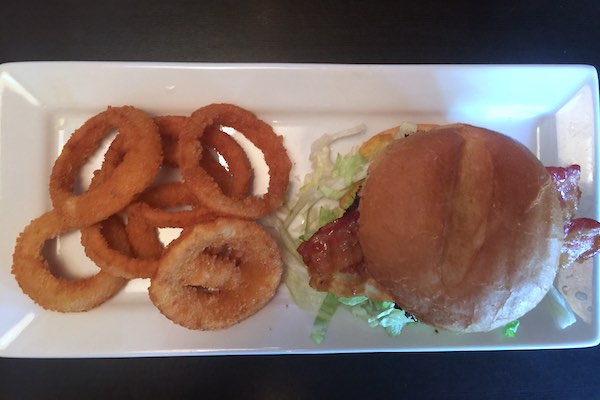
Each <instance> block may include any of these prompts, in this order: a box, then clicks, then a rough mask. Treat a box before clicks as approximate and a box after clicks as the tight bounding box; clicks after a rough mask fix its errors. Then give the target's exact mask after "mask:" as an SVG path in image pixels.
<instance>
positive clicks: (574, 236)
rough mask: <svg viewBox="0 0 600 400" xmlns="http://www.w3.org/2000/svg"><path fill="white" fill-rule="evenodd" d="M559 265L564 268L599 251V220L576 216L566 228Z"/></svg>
mask: <svg viewBox="0 0 600 400" xmlns="http://www.w3.org/2000/svg"><path fill="white" fill-rule="evenodd" d="M566 233H567V236H566V237H565V242H564V244H563V247H562V254H561V256H560V265H561V266H562V267H564V268H567V267H569V266H571V264H573V263H574V262H579V263H581V262H583V261H585V260H587V259H588V258H591V257H594V256H595V255H596V254H598V253H600V222H598V221H596V220H593V219H590V218H576V219H574V220H572V221H570V222H569V224H568V225H567V228H566Z"/></svg>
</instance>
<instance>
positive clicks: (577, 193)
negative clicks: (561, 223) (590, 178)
mask: <svg viewBox="0 0 600 400" xmlns="http://www.w3.org/2000/svg"><path fill="white" fill-rule="evenodd" d="M546 170H547V171H548V173H550V176H551V177H552V180H553V181H554V184H555V185H556V190H557V191H558V195H559V198H560V205H561V207H562V209H563V211H564V213H565V229H566V227H567V226H568V225H569V222H571V220H572V219H573V218H574V217H575V212H576V211H577V207H578V206H579V199H580V198H581V190H580V189H579V178H580V177H581V168H580V167H579V165H575V164H574V165H569V166H568V167H566V168H565V167H546Z"/></svg>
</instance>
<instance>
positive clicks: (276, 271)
mask: <svg viewBox="0 0 600 400" xmlns="http://www.w3.org/2000/svg"><path fill="white" fill-rule="evenodd" d="M211 246H213V247H215V248H222V247H224V246H227V247H229V248H230V249H232V253H233V252H234V253H235V255H236V257H237V258H236V260H237V263H238V265H239V271H240V279H241V282H240V284H239V286H238V287H237V288H236V289H234V290H227V289H221V290H208V289H206V288H203V287H198V286H189V285H186V284H185V282H186V276H188V275H192V276H193V275H194V271H195V269H196V267H197V259H198V257H202V256H201V255H202V254H203V253H204V251H205V250H206V249H208V248H209V247H211ZM281 275H282V261H281V254H280V252H279V248H278V247H277V243H276V242H275V240H274V239H273V238H272V237H271V236H270V235H269V234H268V233H267V232H266V231H265V230H264V229H263V228H262V227H261V226H260V225H258V224H257V223H255V222H251V221H246V220H239V219H232V218H221V219H218V220H216V221H214V222H211V223H207V224H202V225H197V226H195V227H193V228H189V229H186V230H184V232H183V233H182V235H181V236H180V237H179V238H178V239H176V240H174V241H173V242H172V243H171V244H170V245H169V246H168V248H167V250H166V251H165V253H164V254H163V257H162V259H161V261H160V264H159V267H158V270H157V272H156V275H155V276H154V278H153V279H152V281H151V285H150V288H149V293H150V299H151V300H152V302H153V303H154V304H155V305H156V306H157V307H158V309H159V310H160V312H161V313H163V314H164V315H165V316H166V317H167V318H169V319H170V320H172V321H173V322H175V323H177V324H179V325H182V326H185V327H187V328H189V329H203V330H213V329H223V328H227V327H229V326H231V325H233V324H235V323H237V322H239V321H241V320H243V319H245V318H247V317H249V316H251V315H253V314H255V313H256V312H258V311H259V310H260V309H261V308H262V307H264V306H265V305H266V304H267V303H268V302H269V300H270V299H271V298H272V297H273V296H274V295H275V292H276V290H277V286H278V285H279V282H280V280H281Z"/></svg>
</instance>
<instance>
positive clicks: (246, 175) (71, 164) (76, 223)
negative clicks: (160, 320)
mask: <svg viewBox="0 0 600 400" xmlns="http://www.w3.org/2000/svg"><path fill="white" fill-rule="evenodd" d="M222 126H231V127H233V128H235V129H237V130H238V131H240V132H241V133H242V134H244V135H246V137H247V138H248V139H250V140H251V141H252V143H254V145H255V146H257V147H258V148H259V149H260V150H261V151H262V152H263V154H264V157H265V161H266V163H267V165H268V166H269V172H270V181H269V191H268V192H267V193H266V194H264V195H262V196H260V195H259V196H257V195H255V194H253V193H252V191H251V189H250V188H251V185H252V178H253V172H252V166H251V164H250V161H249V159H248V156H247V155H246V153H245V151H244V149H243V148H242V147H241V146H240V145H239V144H238V143H237V141H235V140H234V139H233V138H232V137H231V136H230V135H228V134H226V133H225V132H224V131H223V130H221V127H222ZM115 130H116V131H117V135H116V136H115V138H114V140H113V141H112V143H111V144H110V146H109V148H108V151H107V152H106V154H105V155H104V161H103V163H102V166H101V167H100V169H99V170H97V171H95V172H94V176H93V178H92V181H91V183H90V185H89V188H88V189H87V190H85V191H83V192H82V193H81V194H77V193H75V192H76V190H75V186H76V181H77V179H78V174H79V170H80V169H81V167H82V166H83V165H84V164H85V163H86V162H87V161H88V159H89V158H90V156H91V155H92V153H94V152H95V151H96V149H97V148H98V147H99V146H100V144H101V142H102V141H103V140H104V139H105V138H106V137H107V136H108V135H109V134H111V133H112V132H113V131H115ZM188 146H190V148H192V149H193V151H189V149H188ZM194 156H195V159H193V157H194ZM223 160H224V162H225V163H226V166H225V165H223ZM290 168H291V162H290V160H289V157H288V155H287V152H286V150H285V148H284V147H283V142H282V138H281V137H280V136H277V135H276V134H275V133H274V132H273V130H272V128H271V127H270V126H268V125H267V124H266V123H264V122H263V121H260V120H259V119H258V118H256V117H255V116H254V115H253V114H252V113H250V112H249V111H247V110H244V109H242V108H239V107H237V106H233V105H227V104H219V105H210V106H206V107H203V108H200V109H199V110H197V111H195V112H194V113H193V114H192V116H191V117H184V116H162V117H154V118H152V117H149V116H148V115H147V114H146V113H144V112H143V111H141V110H139V109H136V108H134V107H131V106H125V107H109V108H108V109H107V110H106V111H104V112H102V113H100V114H98V115H96V116H94V117H92V118H90V119H89V120H88V121H86V122H85V123H84V124H83V125H82V126H81V128H79V129H77V130H76V131H75V132H74V133H73V135H72V136H71V137H70V139H69V140H68V141H67V143H66V144H65V146H64V148H63V151H62V152H61V154H60V155H59V157H58V159H57V160H56V162H55V164H54V166H53V168H52V173H51V177H50V185H49V189H50V190H49V191H50V198H51V200H52V205H53V209H52V210H51V211H49V212H46V213H45V214H43V215H42V216H40V217H38V218H37V219H35V220H33V221H32V222H31V223H30V224H29V225H28V226H27V227H26V228H25V230H24V231H23V232H22V233H21V234H20V236H19V237H18V239H17V242H16V246H15V251H14V254H13V267H12V272H13V274H14V276H15V278H16V280H17V282H18V283H19V285H20V287H21V288H22V290H23V291H24V292H25V293H26V294H28V295H29V296H30V297H31V298H32V299H33V300H34V301H35V302H36V303H38V304H39V305H40V306H42V307H44V308H46V309H49V310H55V311H61V312H73V311H87V310H89V309H92V308H94V307H96V306H98V305H100V304H102V303H103V302H105V301H106V300H108V299H110V298H111V297H112V296H114V295H115V294H116V293H118V292H119V290H121V288H122V287H123V286H124V285H125V284H126V283H127V280H128V279H134V278H150V279H151V286H150V287H151V289H150V297H151V300H152V301H153V302H154V303H155V304H156V305H157V307H158V308H159V309H160V311H161V312H162V313H163V314H165V315H166V316H167V317H168V318H170V319H171V320H173V321H175V322H176V323H179V324H181V325H183V326H186V327H188V328H191V329H220V328H224V327H227V326H230V325H232V324H234V323H236V322H238V321H240V320H242V319H244V318H247V317H248V316H250V315H252V314H254V313H255V312H257V311H258V310H260V309H261V308H262V307H263V306H264V305H265V304H266V303H267V302H268V301H269V300H270V299H271V298H272V297H273V295H274V293H275V291H276V288H277V286H278V284H279V282H280V279H281V274H282V266H281V255H280V253H279V249H278V247H277V244H276V243H275V241H274V239H273V238H272V237H270V236H269V234H268V233H266V231H264V229H262V228H261V227H260V225H258V224H257V223H256V222H253V221H249V220H247V219H255V218H258V217H260V216H264V215H267V214H268V213H270V212H272V211H274V210H275V209H276V208H277V207H278V206H280V205H281V204H283V200H284V197H285V194H286V192H287V187H288V180H289V171H290ZM167 172H170V175H178V174H179V175H180V176H181V177H183V180H182V181H177V180H175V181H173V180H167V181H165V179H164V178H165V173H167ZM195 174H200V175H201V177H200V179H197V177H196V176H195ZM202 182H204V183H205V184H206V185H208V186H210V187H209V188H208V189H206V188H203V187H202ZM242 210H244V211H243V212H242ZM232 216H233V217H232ZM163 227H176V228H183V231H182V234H181V237H180V238H179V239H176V240H174V241H172V242H171V243H170V244H168V245H166V246H165V245H164V244H163V243H162V242H161V240H160V239H159V235H158V229H159V228H163ZM73 230H81V242H82V245H83V246H84V249H85V252H86V255H88V257H90V258H91V259H92V260H93V261H94V262H95V263H96V265H97V266H98V267H100V271H99V272H98V273H97V274H95V275H94V276H92V277H89V278H84V279H74V280H67V279H65V278H61V277H57V276H55V275H54V274H53V272H52V271H51V269H50V268H49V266H48V264H47V261H46V260H45V259H44V257H43V255H42V249H43V246H44V244H45V243H46V242H47V241H48V240H51V239H53V238H56V237H58V236H59V235H61V234H63V233H66V232H69V231H73ZM184 254H188V255H189V254H193V255H194V256H193V260H192V259H185V260H184V259H182V258H181V257H182V255H184ZM176 277H177V278H176ZM175 281H177V282H178V283H177V284H178V285H180V287H177V285H175ZM177 293H178V294H180V295H181V296H182V297H181V298H180V299H175V298H174V297H173V296H174V295H175V294H177ZM191 293H196V295H194V296H192V297H190V296H191ZM202 293H204V294H202ZM206 293H209V295H206ZM186 299H191V300H193V301H192V302H191V303H190V304H189V305H187V306H185V307H184V308H185V311H184V313H186V314H190V313H191V314H194V315H186V316H185V317H181V312H182V310H181V304H182V303H186V301H187V300H186Z"/></svg>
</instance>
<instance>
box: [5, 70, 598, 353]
mask: <svg viewBox="0 0 600 400" xmlns="http://www.w3.org/2000/svg"><path fill="white" fill-rule="evenodd" d="M215 102H231V103H235V104H238V105H240V106H242V107H246V108H248V109H250V110H252V111H253V112H255V113H256V114H257V115H258V116H259V117H260V118H262V119H264V120H266V121H267V122H269V123H271V124H272V125H273V127H274V128H275V130H276V131H277V132H278V133H280V134H282V135H284V137H285V144H286V146H287V148H288V149H289V152H290V156H291V158H292V160H293V161H294V163H295V164H294V169H293V179H294V181H295V182H298V181H299V179H300V178H301V177H302V176H303V175H304V174H305V173H306V172H307V170H308V166H309V163H308V152H309V150H308V149H309V148H310V144H311V142H312V141H313V140H314V139H316V138H317V137H319V136H320V135H321V134H323V133H324V132H332V131H338V130H341V129H344V128H348V127H352V126H354V125H356V124H359V123H365V124H366V126H367V128H368V134H375V133H377V132H378V131H380V130H382V129H384V128H389V127H392V126H395V125H397V124H398V123H399V122H401V121H413V122H424V123H444V122H465V123H471V124H475V125H481V126H485V127H487V128H490V129H495V130H498V131H501V132H504V133H506V134H508V135H510V136H513V137H515V138H517V139H518V140H520V141H521V142H523V143H524V144H525V145H526V146H528V147H529V148H530V149H531V150H532V151H533V152H534V153H536V154H537V155H538V157H539V158H540V159H541V160H542V161H543V162H544V163H545V164H546V165H567V164H570V163H578V164H580V165H581V167H582V172H583V173H582V182H581V186H582V189H583V191H584V197H583V199H582V207H581V213H580V214H581V215H585V216H589V217H593V218H598V209H597V203H598V179H597V176H598V165H597V152H598V127H597V124H598V122H597V121H598V78H597V73H596V70H595V69H594V68H592V67H588V66H458V65H457V66H444V65H425V66H417V65H413V66H396V65H386V66H382V65H351V66H349V65H310V64H307V65H269V64H266V65H261V64H258V65H256V64H254V65H248V64H233V65H222V64H156V63H16V64H5V65H2V66H1V67H0V213H1V214H0V215H1V217H0V218H1V221H2V230H1V232H0V235H1V236H0V257H1V259H0V355H1V356H7V357H112V356H160V355H200V354H265V353H279V354H281V353H283V354H291V353H338V352H387V351H454V350H505V349H539V348H563V347H584V346H593V345H596V344H598V342H599V337H600V335H599V319H598V296H597V294H598V274H597V264H596V265H595V266H594V267H595V268H594V272H593V278H592V280H591V282H590V288H589V290H590V292H591V293H590V296H589V297H588V299H587V302H588V303H589V304H587V305H586V307H591V308H590V309H589V310H591V322H590V323H586V322H583V321H578V322H577V323H576V324H574V325H573V326H571V327H570V328H568V329H566V330H560V329H558V328H556V326H555V324H554V322H553V320H552V318H551V316H550V314H549V311H548V310H546V309H543V307H538V308H536V309H535V310H534V311H532V312H531V313H529V314H528V315H527V316H525V317H524V318H522V319H521V327H520V328H519V332H518V334H517V337H515V338H510V339H509V338H505V337H504V336H503V335H502V333H501V332H500V331H494V332H490V333H487V334H468V335H455V334H449V333H446V332H439V333H438V332H436V331H434V330H433V329H431V328H429V327H427V326H417V327H409V328H407V329H405V332H404V333H403V334H402V335H401V336H399V337H388V336H387V335H386V334H385V333H384V332H383V331H380V330H373V329H370V328H368V327H367V326H366V324H365V323H363V322H362V321H358V320H355V319H354V318H353V317H352V316H351V315H349V314H348V313H347V312H345V311H340V312H339V313H338V314H337V315H336V316H335V318H334V320H333V322H332V324H331V327H330V329H329V332H328V334H327V337H326V339H325V341H324V342H323V343H322V344H320V345H316V344H314V343H312V342H311V340H310V339H309V333H310V330H311V327H312V322H313V318H314V314H313V313H310V312H306V311H303V310H301V309H300V308H298V307H297V306H296V305H295V304H294V303H293V301H292V300H291V299H290V297H289V293H288V292H287V290H286V289H285V288H284V287H282V288H281V289H280V291H279V293H278V295H277V296H276V298H275V299H274V300H273V301H272V302H271V303H270V304H269V305H268V306H267V307H266V308H264V309H263V310H262V311H260V312H259V313H258V314H257V315H255V316H253V317H251V318H249V319H248V320H246V321H243V322H242V323H240V324H238V325H236V326H234V327H232V328H230V329H227V330H224V331H220V332H196V331H190V330H187V329H185V328H182V327H180V326H177V325H175V324H173V323H171V322H170V321H169V320H167V319H166V318H164V317H163V316H162V315H161V314H160V313H159V312H158V310H157V309H156V308H155V307H154V306H153V305H152V304H151V303H150V301H149V299H148V297H147V293H146V287H147V284H148V283H147V282H146V281H142V280H139V281H135V282H131V283H130V284H129V285H128V286H127V288H126V289H125V290H124V291H123V292H121V293H120V294H119V295H117V296H116V297H115V298H113V299H112V300H110V301H109V302H107V303H105V304H104V305H102V306H100V307H98V308H97V309H94V310H92V311H89V312H85V313H77V314H61V313H54V312H49V311H45V310H43V309H41V308H40V307H38V306H37V305H35V304H34V303H33V302H32V301H31V300H30V299H29V298H28V297H27V296H25V295H24V294H23V293H22V292H21V290H20V289H19V287H18V286H17V284H16V282H15V280H14V279H13V277H12V275H11V273H10V269H11V263H12V251H13V247H14V243H15V238H16V237H17V235H18V233H19V232H20V231H21V230H22V229H23V227H24V226H25V225H26V224H27V223H28V221H29V220H31V219H32V218H34V217H36V216H37V215H39V214H41V213H42V212H43V211H45V210H47V209H49V208H50V203H49V199H48V190H47V189H48V184H47V182H48V176H49V172H50V168H51V166H52V163H53V161H54V159H55V158H56V156H57V154H58V153H59V151H60V148H61V146H62V145H63V144H64V142H65V140H66V139H67V138H68V136H69V135H70V133H71V132H72V131H73V129H75V128H76V127H77V126H79V125H80V124H81V123H82V122H83V121H84V120H85V119H87V118H89V117H90V116H92V115H94V114H96V113H98V112H99V111H102V110H103V109H105V108H106V106H107V105H124V104H130V105H135V106H136V107H139V108H141V109H144V110H145V111H147V112H148V113H151V114H170V113H180V114H189V113H190V112H191V111H193V110H195V109H196V108H198V107H200V106H202V105H206V104H209V103H215ZM356 140H357V142H356V143H354V144H357V143H358V141H361V140H364V137H363V138H357V139H356ZM76 239H77V237H76V236H74V237H72V238H65V239H64V240H63V242H64V246H63V247H64V248H63V250H62V251H63V254H62V256H63V257H66V258H67V259H69V260H70V261H75V262H76V263H86V262H87V261H86V259H85V256H83V252H82V250H81V249H80V248H79V245H78V243H77V240H76ZM61 246H62V245H61ZM590 268H591V267H590Z"/></svg>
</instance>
